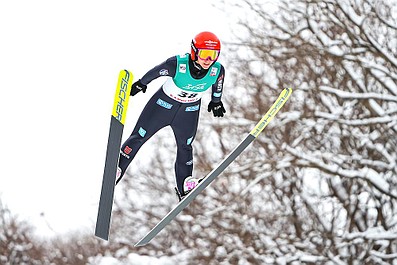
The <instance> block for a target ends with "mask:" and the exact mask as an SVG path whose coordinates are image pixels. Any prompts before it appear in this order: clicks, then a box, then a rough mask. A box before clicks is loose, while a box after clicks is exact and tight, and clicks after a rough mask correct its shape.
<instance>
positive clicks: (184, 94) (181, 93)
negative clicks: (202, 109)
mask: <svg viewBox="0 0 397 265" xmlns="http://www.w3.org/2000/svg"><path fill="white" fill-rule="evenodd" d="M197 95H198V94H197V93H187V92H185V91H181V92H180V93H179V94H178V97H181V98H195V97H196V96H197Z"/></svg>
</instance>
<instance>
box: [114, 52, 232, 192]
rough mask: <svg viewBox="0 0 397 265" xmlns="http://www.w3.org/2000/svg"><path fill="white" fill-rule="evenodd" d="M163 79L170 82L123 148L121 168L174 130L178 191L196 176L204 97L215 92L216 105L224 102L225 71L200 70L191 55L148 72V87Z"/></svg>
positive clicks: (217, 66)
mask: <svg viewBox="0 0 397 265" xmlns="http://www.w3.org/2000/svg"><path fill="white" fill-rule="evenodd" d="M160 76H169V77H170V78H169V79H168V80H167V81H166V82H165V83H164V84H163V85H162V86H161V88H160V89H159V90H158V91H157V92H156V93H155V94H154V95H153V97H152V98H151V99H150V100H149V102H148V103H147V104H146V106H145V108H144V110H143V111H142V113H141V115H140V117H139V119H138V121H137V124H136V125H135V128H134V130H133V132H132V134H131V136H130V137H129V138H128V139H127V140H126V141H125V143H124V144H123V145H122V147H121V153H120V160H119V167H120V168H121V170H122V174H123V173H124V172H125V171H126V169H127V167H128V165H129V164H130V163H131V161H132V160H133V158H134V157H135V155H136V153H137V152H138V150H139V149H140V147H141V146H142V145H143V144H144V143H145V142H146V141H147V140H148V139H149V138H150V137H152V136H153V135H154V134H155V133H156V132H157V131H158V130H160V129H161V128H163V127H165V126H168V125H169V126H171V128H172V130H173V132H174V134H175V139H176V144H177V157H176V162H175V176H176V183H177V188H178V190H179V191H180V192H182V191H183V182H184V180H185V178H186V177H188V176H191V175H192V172H193V149H192V143H193V140H194V137H195V135H196V130H197V125H198V120H199V112H200V104H201V97H202V94H203V93H204V92H205V91H206V90H207V89H209V88H211V89H212V97H211V99H212V101H213V102H220V101H221V96H222V90H223V80H224V76H225V69H224V67H223V66H222V65H221V64H220V63H218V62H215V63H214V64H212V65H211V67H210V68H209V69H203V68H201V67H197V66H196V65H195V63H194V62H193V61H192V60H191V59H190V55H189V54H186V55H182V56H173V57H171V58H169V59H168V60H166V61H165V62H163V63H161V64H160V65H158V66H156V67H154V68H153V69H151V70H150V71H149V72H147V73H146V74H145V75H144V76H143V77H142V78H141V82H142V84H144V85H147V84H149V83H150V82H151V81H152V80H154V79H156V78H158V77H160Z"/></svg>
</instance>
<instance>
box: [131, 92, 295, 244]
mask: <svg viewBox="0 0 397 265" xmlns="http://www.w3.org/2000/svg"><path fill="white" fill-rule="evenodd" d="M291 94H292V89H291V88H286V89H284V90H283V91H282V92H281V94H280V96H279V97H278V98H277V100H276V101H275V102H274V104H273V105H272V106H271V107H270V109H269V111H268V112H267V113H266V114H265V115H264V116H263V118H262V119H261V120H260V121H259V122H258V124H257V125H256V126H255V127H254V129H253V130H252V131H251V132H250V133H249V134H248V135H247V136H246V137H245V139H244V140H243V141H242V142H241V143H240V144H239V145H238V146H237V147H236V148H235V149H234V150H233V151H232V152H231V153H230V154H229V155H228V156H227V157H226V158H225V159H224V160H223V161H222V162H221V163H220V164H219V165H218V166H217V167H216V168H214V169H213V170H212V171H211V172H210V173H209V174H208V175H207V176H206V177H205V178H204V179H203V180H202V181H201V182H200V183H199V184H198V185H197V186H196V187H195V188H194V189H193V190H192V191H191V192H189V194H188V195H187V196H186V197H185V198H183V200H182V201H180V202H179V204H177V205H176V206H175V208H174V209H172V210H171V211H170V212H169V213H168V214H167V215H166V216H165V217H164V218H163V219H162V220H161V221H160V222H159V223H158V224H157V225H156V226H155V227H154V228H153V229H152V230H151V231H149V233H147V234H146V235H145V236H144V237H143V238H142V239H141V240H139V241H138V242H137V243H136V244H135V246H136V247H138V246H143V245H146V244H148V243H149V242H150V241H151V240H152V239H153V238H154V237H155V236H156V235H157V234H158V233H160V231H161V230H163V228H164V227H165V226H166V225H167V224H169V223H170V222H171V221H172V220H173V219H174V218H175V217H176V216H177V215H178V214H179V213H180V212H181V211H182V210H183V209H185V208H186V206H187V205H189V203H190V202H191V201H193V199H194V198H196V196H197V195H198V194H200V192H202V191H203V190H204V189H205V188H206V187H207V186H208V185H209V184H211V182H212V181H214V179H215V178H216V177H218V176H219V175H220V174H221V173H222V172H223V171H224V170H225V169H226V168H227V167H228V166H229V165H230V164H231V163H232V162H233V161H234V160H235V159H236V158H237V157H238V156H239V155H240V154H241V153H242V152H243V151H244V150H245V149H246V148H247V147H248V146H249V145H250V144H251V143H252V142H253V141H254V140H255V139H256V138H257V137H258V135H259V134H260V133H261V132H262V131H263V130H264V129H265V128H266V126H267V125H268V124H269V123H270V121H271V120H272V119H273V118H274V116H276V114H277V112H278V111H279V110H280V109H281V108H282V107H283V106H284V104H285V102H287V100H288V98H289V97H290V96H291Z"/></svg>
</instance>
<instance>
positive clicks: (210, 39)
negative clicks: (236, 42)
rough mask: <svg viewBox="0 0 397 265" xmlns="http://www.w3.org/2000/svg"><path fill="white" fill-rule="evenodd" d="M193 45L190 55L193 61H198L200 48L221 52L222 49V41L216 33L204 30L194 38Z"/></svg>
mask: <svg viewBox="0 0 397 265" xmlns="http://www.w3.org/2000/svg"><path fill="white" fill-rule="evenodd" d="M191 47H192V51H191V53H190V56H191V58H192V60H193V61H196V60H197V59H198V57H197V53H198V50H200V49H205V50H216V51H218V54H219V53H220V51H221V41H220V40H219V39H218V37H217V36H216V35H215V34H214V33H212V32H209V31H203V32H201V33H199V34H197V35H196V37H194V38H193V40H192V45H191Z"/></svg>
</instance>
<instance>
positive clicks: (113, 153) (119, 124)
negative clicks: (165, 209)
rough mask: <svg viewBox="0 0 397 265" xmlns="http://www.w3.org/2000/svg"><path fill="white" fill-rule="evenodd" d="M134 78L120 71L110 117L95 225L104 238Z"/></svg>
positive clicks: (108, 222)
mask: <svg viewBox="0 0 397 265" xmlns="http://www.w3.org/2000/svg"><path fill="white" fill-rule="evenodd" d="M132 80H133V75H132V73H131V72H130V71H128V70H122V71H120V74H119V78H118V82H117V87H116V95H115V97H114V103H113V111H112V116H111V119H110V129H109V137H108V144H107V150H106V160H105V168H104V173H103V179H102V190H101V196H100V199H99V207H98V216H97V222H96V227H95V235H96V236H97V237H100V238H102V239H104V240H108V239H109V229H110V220H111V215H112V206H113V196H114V187H115V180H116V172H117V165H118V160H119V155H120V145H121V139H122V135H123V129H124V123H125V118H126V114H127V108H128V101H129V97H130V91H131V85H132Z"/></svg>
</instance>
